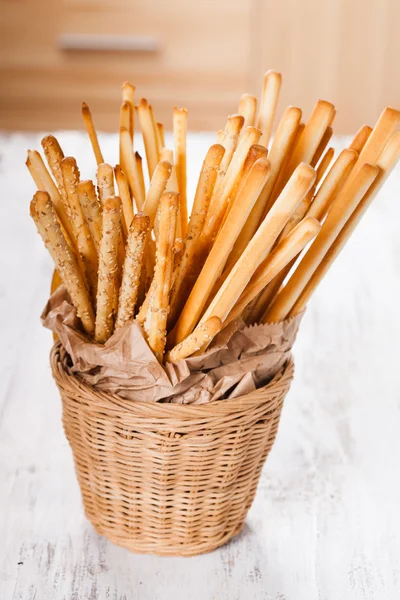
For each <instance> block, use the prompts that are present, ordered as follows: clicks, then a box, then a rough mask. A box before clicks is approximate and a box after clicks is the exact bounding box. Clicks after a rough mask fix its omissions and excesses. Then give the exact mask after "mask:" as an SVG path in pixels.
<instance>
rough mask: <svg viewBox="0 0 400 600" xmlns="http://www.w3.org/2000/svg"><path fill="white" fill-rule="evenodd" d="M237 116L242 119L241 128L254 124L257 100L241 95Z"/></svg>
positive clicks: (253, 97)
mask: <svg viewBox="0 0 400 600" xmlns="http://www.w3.org/2000/svg"><path fill="white" fill-rule="evenodd" d="M238 114H239V115H242V116H243V118H244V124H243V128H244V129H246V127H253V126H254V125H255V124H256V114H257V98H256V97H255V96H251V94H243V95H242V96H241V98H240V100H239V109H238Z"/></svg>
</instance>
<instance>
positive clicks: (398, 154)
mask: <svg viewBox="0 0 400 600" xmlns="http://www.w3.org/2000/svg"><path fill="white" fill-rule="evenodd" d="M399 159H400V132H396V133H395V134H394V135H393V136H392V137H391V138H390V140H389V142H388V143H387V145H386V146H385V148H384V150H383V151H382V153H381V155H380V156H379V158H378V160H377V163H376V166H377V167H378V168H379V174H378V176H377V178H376V179H375V181H374V183H373V184H372V185H371V187H370V188H369V190H368V191H367V193H366V194H365V196H364V197H363V198H362V200H361V202H360V203H359V204H358V206H357V208H356V209H355V211H354V212H353V213H352V215H351V217H350V218H349V219H348V220H347V222H346V224H345V226H344V227H343V229H342V230H341V231H340V233H339V235H338V236H337V238H336V239H335V241H334V242H333V244H332V245H331V246H330V248H329V250H328V252H327V253H326V254H325V256H324V257H323V259H322V261H321V263H320V264H319V266H318V268H317V269H316V271H315V272H314V274H313V275H312V277H311V278H310V280H309V282H308V283H307V285H306V286H305V288H304V290H303V292H302V293H301V294H300V296H299V297H298V299H297V300H296V302H295V303H294V304H293V307H292V309H291V310H290V312H289V314H288V316H289V317H291V316H294V315H296V314H298V313H299V312H301V311H302V310H304V309H305V307H306V305H307V303H308V301H309V299H310V297H311V295H312V294H313V293H314V291H315V289H316V288H317V287H318V285H319V283H320V282H321V280H322V279H323V278H324V276H325V274H326V273H327V272H328V270H329V269H330V267H331V266H332V264H333V262H334V261H335V260H336V258H337V256H338V255H339V254H340V252H341V251H342V249H343V247H344V246H345V245H346V243H347V241H348V239H349V238H350V236H351V234H352V233H353V231H354V229H355V228H356V227H357V225H358V223H359V222H360V220H361V218H362V217H363V215H364V213H365V212H366V210H367V208H368V207H369V206H370V204H371V202H372V201H373V200H374V198H375V197H376V195H377V194H378V192H379V190H380V189H381V187H382V186H383V184H384V183H385V181H386V179H387V178H388V177H389V175H390V173H391V172H392V170H393V168H394V167H395V166H396V163H397V162H398V160H399Z"/></svg>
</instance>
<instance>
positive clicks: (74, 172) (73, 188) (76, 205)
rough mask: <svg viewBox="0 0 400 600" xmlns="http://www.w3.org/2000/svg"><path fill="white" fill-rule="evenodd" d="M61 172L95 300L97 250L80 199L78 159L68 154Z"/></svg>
mask: <svg viewBox="0 0 400 600" xmlns="http://www.w3.org/2000/svg"><path fill="white" fill-rule="evenodd" d="M61 173H62V177H63V182H64V189H65V193H66V197H67V202H68V206H69V208H70V219H71V224H72V229H73V232H74V239H75V240H76V243H77V248H78V252H79V254H80V257H81V259H82V263H83V266H84V268H85V273H86V277H87V281H88V284H89V291H90V294H91V297H92V298H93V301H95V299H96V294H97V265H98V260H97V251H96V246H95V244H94V241H93V239H92V236H91V234H90V230H89V227H88V224H87V222H86V219H85V217H84V215H83V211H82V207H81V204H80V201H79V194H78V184H79V178H80V177H79V169H78V166H77V164H76V160H75V159H74V158H73V157H72V156H66V157H65V158H63V160H62V161H61Z"/></svg>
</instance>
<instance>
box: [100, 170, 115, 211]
mask: <svg viewBox="0 0 400 600" xmlns="http://www.w3.org/2000/svg"><path fill="white" fill-rule="evenodd" d="M96 176H97V190H98V194H99V199H100V202H101V204H104V202H105V201H106V200H107V198H110V197H111V196H114V194H115V189H114V172H113V168H112V166H111V165H109V164H107V163H101V164H100V165H99V166H98V168H97V174H96Z"/></svg>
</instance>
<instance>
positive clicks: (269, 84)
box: [257, 70, 282, 147]
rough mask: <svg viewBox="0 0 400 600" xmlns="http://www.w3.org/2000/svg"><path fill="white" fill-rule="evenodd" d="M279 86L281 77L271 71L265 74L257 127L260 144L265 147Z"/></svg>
mask: <svg viewBox="0 0 400 600" xmlns="http://www.w3.org/2000/svg"><path fill="white" fill-rule="evenodd" d="M281 85H282V75H281V74H280V73H277V72H276V71H272V70H271V71H267V72H266V73H265V75H264V83H263V89H262V92H261V102H260V112H259V115H258V123H257V127H258V128H259V129H260V130H261V132H262V136H261V143H262V144H263V145H264V146H266V147H267V146H268V142H269V138H270V137H271V132H272V126H273V123H274V119H275V114H276V109H277V106H278V101H279V94H280V91H281Z"/></svg>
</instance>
